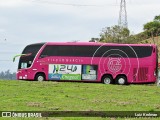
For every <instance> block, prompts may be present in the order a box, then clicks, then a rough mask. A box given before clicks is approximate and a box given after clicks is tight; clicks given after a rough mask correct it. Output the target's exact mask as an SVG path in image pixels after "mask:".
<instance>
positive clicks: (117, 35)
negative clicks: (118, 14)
mask: <svg viewBox="0 0 160 120" xmlns="http://www.w3.org/2000/svg"><path fill="white" fill-rule="evenodd" d="M129 34H130V31H129V30H128V29H127V28H123V27H120V26H118V25H115V26H112V27H106V28H104V29H103V30H102V32H101V33H100V42H112V43H126V41H127V38H128V37H129Z"/></svg>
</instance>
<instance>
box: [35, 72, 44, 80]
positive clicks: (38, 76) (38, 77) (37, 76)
mask: <svg viewBox="0 0 160 120" xmlns="http://www.w3.org/2000/svg"><path fill="white" fill-rule="evenodd" d="M35 80H36V81H40V82H41V81H44V80H45V76H44V75H43V74H41V73H39V74H37V75H36V77H35Z"/></svg>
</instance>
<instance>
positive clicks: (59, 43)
mask: <svg viewBox="0 0 160 120" xmlns="http://www.w3.org/2000/svg"><path fill="white" fill-rule="evenodd" d="M46 44H47V45H95V46H96V45H100V46H101V45H102V46H103V45H104V46H105V45H109V46H112V45H113V46H115V45H116V46H156V45H154V44H118V43H100V42H46Z"/></svg>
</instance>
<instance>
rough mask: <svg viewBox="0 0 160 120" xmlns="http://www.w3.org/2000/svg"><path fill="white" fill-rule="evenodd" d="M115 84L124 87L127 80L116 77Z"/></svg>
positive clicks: (123, 77) (122, 77)
mask: <svg viewBox="0 0 160 120" xmlns="http://www.w3.org/2000/svg"><path fill="white" fill-rule="evenodd" d="M116 83H117V84H118V85H126V84H127V78H126V77H125V76H118V77H117V78H116Z"/></svg>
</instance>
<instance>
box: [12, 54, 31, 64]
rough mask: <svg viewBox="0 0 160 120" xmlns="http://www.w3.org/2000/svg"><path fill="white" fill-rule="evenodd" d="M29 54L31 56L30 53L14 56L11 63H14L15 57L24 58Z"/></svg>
mask: <svg viewBox="0 0 160 120" xmlns="http://www.w3.org/2000/svg"><path fill="white" fill-rule="evenodd" d="M31 54H32V53H28V54H18V55H15V56H14V57H13V62H14V61H15V59H16V57H20V56H24V57H26V56H30V55H31Z"/></svg>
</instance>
